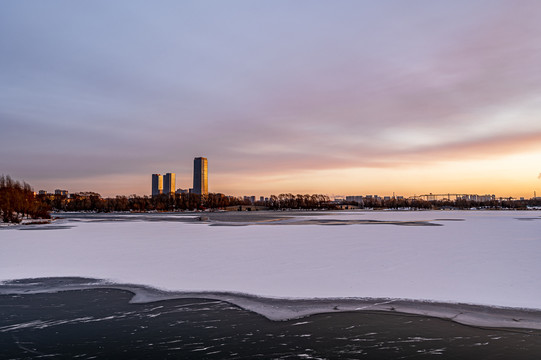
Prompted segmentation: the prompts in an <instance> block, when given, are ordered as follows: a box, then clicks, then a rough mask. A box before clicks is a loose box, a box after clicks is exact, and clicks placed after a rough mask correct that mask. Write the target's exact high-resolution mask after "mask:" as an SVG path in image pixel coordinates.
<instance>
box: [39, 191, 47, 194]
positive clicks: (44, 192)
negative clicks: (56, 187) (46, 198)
mask: <svg viewBox="0 0 541 360" xmlns="http://www.w3.org/2000/svg"><path fill="white" fill-rule="evenodd" d="M38 194H39V195H47V191H46V190H40V191H38Z"/></svg>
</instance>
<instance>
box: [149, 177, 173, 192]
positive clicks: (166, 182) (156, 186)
mask: <svg viewBox="0 0 541 360" xmlns="http://www.w3.org/2000/svg"><path fill="white" fill-rule="evenodd" d="M175 177H176V175H175V173H167V174H165V175H162V174H152V196H158V195H160V194H167V195H170V194H174V193H175V181H176V180H175Z"/></svg>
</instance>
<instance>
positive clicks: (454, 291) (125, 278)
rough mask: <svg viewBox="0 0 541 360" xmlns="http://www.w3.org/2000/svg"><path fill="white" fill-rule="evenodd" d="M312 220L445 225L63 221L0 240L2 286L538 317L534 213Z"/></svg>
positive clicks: (352, 215) (540, 266) (539, 245)
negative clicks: (103, 283)
mask: <svg viewBox="0 0 541 360" xmlns="http://www.w3.org/2000/svg"><path fill="white" fill-rule="evenodd" d="M321 217H322V218H325V219H365V220H385V221H431V222H433V223H437V224H441V225H443V226H396V225H389V224H375V225H373V224H371V225H335V226H324V225H265V226H261V225H254V226H241V227H238V226H235V227H229V226H208V224H205V223H184V222H154V221H137V222H68V223H67V224H69V225H73V227H72V228H69V229H61V230H50V231H40V230H34V231H19V230H16V229H14V228H10V229H7V230H2V231H0V280H10V279H22V278H38V277H61V276H66V277H73V276H78V277H88V278H98V279H110V280H112V281H114V282H119V283H131V284H142V285H148V286H153V287H157V288H160V289H164V290H171V291H188V292H189V291H192V292H198V291H199V292H200V291H216V292H234V293H245V294H253V295H259V296H265V297H280V298H347V297H357V298H359V297H371V298H399V299H414V300H431V301H437V302H453V303H469V304H483V305H493V306H504V307H515V308H532V309H541V261H540V257H541V217H540V213H539V212H536V211H524V212H512V211H492V212H491V211H418V212H391V211H385V212H349V213H347V212H339V213H332V214H329V213H325V214H323V215H321ZM310 218H311V219H313V218H314V217H313V216H311V217H310ZM437 219H439V220H437ZM461 219H463V221H453V220H461ZM520 219H522V220H520Z"/></svg>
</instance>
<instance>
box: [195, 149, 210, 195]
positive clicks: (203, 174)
mask: <svg viewBox="0 0 541 360" xmlns="http://www.w3.org/2000/svg"><path fill="white" fill-rule="evenodd" d="M193 192H194V193H195V194H199V195H207V194H208V193H209V183H208V164H207V158H204V157H198V158H195V159H193Z"/></svg>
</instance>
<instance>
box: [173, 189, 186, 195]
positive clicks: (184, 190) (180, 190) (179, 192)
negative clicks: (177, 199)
mask: <svg viewBox="0 0 541 360" xmlns="http://www.w3.org/2000/svg"><path fill="white" fill-rule="evenodd" d="M176 193H177V194H188V193H189V192H188V189H177V191H176Z"/></svg>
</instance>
